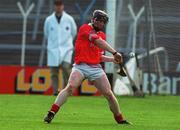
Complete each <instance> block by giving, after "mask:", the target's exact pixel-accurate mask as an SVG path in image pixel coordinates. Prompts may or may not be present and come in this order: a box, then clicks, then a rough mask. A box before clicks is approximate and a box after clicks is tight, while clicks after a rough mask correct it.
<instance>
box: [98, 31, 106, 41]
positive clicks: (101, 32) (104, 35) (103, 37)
mask: <svg viewBox="0 0 180 130" xmlns="http://www.w3.org/2000/svg"><path fill="white" fill-rule="evenodd" d="M99 36H101V38H102V39H104V40H105V39H106V34H105V33H104V32H103V31H100V32H99Z"/></svg>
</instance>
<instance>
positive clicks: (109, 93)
mask: <svg viewBox="0 0 180 130" xmlns="http://www.w3.org/2000/svg"><path fill="white" fill-rule="evenodd" d="M104 97H105V98H107V99H108V100H112V99H113V93H112V91H107V92H105V93H104Z"/></svg>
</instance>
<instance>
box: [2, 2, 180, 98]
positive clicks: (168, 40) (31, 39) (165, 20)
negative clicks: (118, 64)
mask: <svg viewBox="0 0 180 130" xmlns="http://www.w3.org/2000/svg"><path fill="white" fill-rule="evenodd" d="M17 2H21V4H22V7H23V9H24V10H25V11H26V10H28V8H29V7H30V6H31V4H32V3H34V5H35V6H34V8H33V9H32V11H31V12H30V14H29V16H28V17H27V32H26V33H25V35H26V42H25V44H26V47H25V61H24V63H25V66H35V67H43V66H46V40H45V39H44V35H43V25H44V20H45V18H46V17H47V16H48V15H50V14H51V13H52V12H53V10H54V5H53V4H54V3H53V1H52V0H8V1H7V0H1V1H0V65H1V66H21V49H22V35H23V31H22V30H23V17H22V14H21V12H20V10H19V8H18V6H17ZM113 2H114V3H115V5H114V6H112V5H111V3H113ZM64 4H65V11H66V12H68V13H69V14H70V15H72V16H73V18H74V19H75V21H76V24H77V25H78V27H79V26H80V25H82V24H83V23H86V22H89V21H90V18H91V14H92V12H93V11H94V9H102V10H106V11H107V12H110V13H112V14H113V13H114V14H115V18H114V19H111V16H110V21H111V20H112V21H114V23H115V25H114V27H113V28H114V30H113V31H115V36H114V43H113V46H114V47H115V48H116V49H117V50H119V51H120V52H124V53H129V52H131V51H133V52H135V53H136V54H137V55H138V63H139V68H140V69H141V70H142V72H143V81H141V82H143V83H140V84H142V87H144V86H148V85H150V87H151V88H152V92H154V93H159V92H158V91H159V89H158V87H162V91H163V92H165V93H167V94H175V95H177V94H180V79H179V78H180V26H179V24H180V1H179V0H65V1H64ZM111 6H112V7H111ZM111 9H112V10H111ZM113 11H114V12H113ZM133 16H134V17H133ZM111 31H112V30H111ZM106 32H107V31H106ZM108 34H111V32H108ZM107 37H110V36H107ZM109 39H111V38H109ZM0 73H1V74H0V75H1V77H0V78H1V79H2V77H3V75H2V69H1V70H0ZM112 73H114V72H112ZM152 74H154V75H152ZM147 75H148V76H151V77H150V78H147ZM153 76H156V78H154V77H153ZM148 81H149V82H152V84H148ZM153 84H155V85H154V86H155V87H154V86H153ZM141 89H143V88H141ZM143 91H145V92H149V91H148V90H147V89H145V88H144V89H143Z"/></svg>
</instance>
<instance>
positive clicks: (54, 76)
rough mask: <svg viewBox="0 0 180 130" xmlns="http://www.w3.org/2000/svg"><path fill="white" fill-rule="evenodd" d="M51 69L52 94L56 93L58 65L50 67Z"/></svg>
mask: <svg viewBox="0 0 180 130" xmlns="http://www.w3.org/2000/svg"><path fill="white" fill-rule="evenodd" d="M50 70H51V81H52V87H53V94H54V95H58V93H59V92H58V76H59V67H50Z"/></svg>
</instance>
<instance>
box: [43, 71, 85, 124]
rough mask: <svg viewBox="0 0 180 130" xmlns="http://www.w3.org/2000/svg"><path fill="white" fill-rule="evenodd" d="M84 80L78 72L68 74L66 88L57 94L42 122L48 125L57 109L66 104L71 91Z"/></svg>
mask: <svg viewBox="0 0 180 130" xmlns="http://www.w3.org/2000/svg"><path fill="white" fill-rule="evenodd" d="M83 79H84V76H83V75H82V74H81V73H80V72H79V71H78V70H73V71H72V72H71V74H70V77H69V81H68V84H67V86H66V87H65V88H64V89H63V90H62V91H61V92H60V93H59V94H58V96H57V98H56V100H55V102H54V104H53V105H52V106H51V109H50V110H49V112H48V114H47V116H46V117H45V118H44V121H45V122H47V123H50V122H51V120H52V119H53V118H54V115H55V114H56V113H57V112H58V110H59V108H60V107H61V106H62V105H63V104H64V103H65V102H66V100H67V98H68V97H69V96H70V95H71V94H72V92H73V90H75V89H76V88H77V87H79V86H80V85H81V83H82V81H83Z"/></svg>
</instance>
